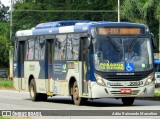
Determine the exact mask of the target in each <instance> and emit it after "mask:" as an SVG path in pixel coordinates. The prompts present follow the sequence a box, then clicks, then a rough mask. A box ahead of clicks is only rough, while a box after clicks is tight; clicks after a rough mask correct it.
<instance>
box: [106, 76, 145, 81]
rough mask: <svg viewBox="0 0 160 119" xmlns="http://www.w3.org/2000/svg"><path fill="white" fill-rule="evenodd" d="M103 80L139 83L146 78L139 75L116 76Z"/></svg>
mask: <svg viewBox="0 0 160 119" xmlns="http://www.w3.org/2000/svg"><path fill="white" fill-rule="evenodd" d="M103 78H104V79H107V80H109V81H139V80H142V79H144V78H146V77H145V76H140V75H139V76H116V75H114V76H113V75H112V76H105V77H103Z"/></svg>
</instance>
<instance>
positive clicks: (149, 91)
mask: <svg viewBox="0 0 160 119" xmlns="http://www.w3.org/2000/svg"><path fill="white" fill-rule="evenodd" d="M91 85H92V88H91V97H92V98H106V97H115V98H116V97H153V96H154V89H155V83H154V82H152V83H151V84H149V85H146V86H143V87H105V86H100V85H98V84H97V83H96V82H92V83H91ZM125 89H127V90H130V91H131V92H130V93H128V92H122V91H121V90H125Z"/></svg>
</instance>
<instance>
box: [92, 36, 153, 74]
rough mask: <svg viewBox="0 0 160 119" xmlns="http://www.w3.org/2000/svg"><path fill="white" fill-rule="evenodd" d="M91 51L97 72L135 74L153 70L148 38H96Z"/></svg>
mask: <svg viewBox="0 0 160 119" xmlns="http://www.w3.org/2000/svg"><path fill="white" fill-rule="evenodd" d="M93 49H94V63H95V69H96V70H98V71H102V72H136V71H147V70H150V69H151V68H153V62H152V55H151V51H152V50H151V45H150V40H149V38H136V37H133V38H131V37H117V38H115V37H114V38H112V37H106V36H105V35H103V36H97V37H96V39H95V42H94V43H93Z"/></svg>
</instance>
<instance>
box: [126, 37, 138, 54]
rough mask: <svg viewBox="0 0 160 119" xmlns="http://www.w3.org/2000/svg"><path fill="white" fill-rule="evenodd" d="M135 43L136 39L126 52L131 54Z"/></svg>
mask: <svg viewBox="0 0 160 119" xmlns="http://www.w3.org/2000/svg"><path fill="white" fill-rule="evenodd" d="M136 41H137V37H136V38H135V39H133V41H132V43H131V45H130V46H129V48H128V52H131V51H132V50H133V47H134V46H135V44H136Z"/></svg>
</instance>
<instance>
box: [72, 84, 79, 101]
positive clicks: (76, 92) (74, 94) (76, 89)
mask: <svg viewBox="0 0 160 119" xmlns="http://www.w3.org/2000/svg"><path fill="white" fill-rule="evenodd" d="M78 94H79V93H78V86H77V85H75V87H74V91H73V97H74V99H75V100H76V101H78V99H79V95H78Z"/></svg>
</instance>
